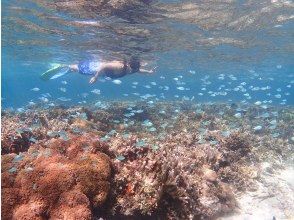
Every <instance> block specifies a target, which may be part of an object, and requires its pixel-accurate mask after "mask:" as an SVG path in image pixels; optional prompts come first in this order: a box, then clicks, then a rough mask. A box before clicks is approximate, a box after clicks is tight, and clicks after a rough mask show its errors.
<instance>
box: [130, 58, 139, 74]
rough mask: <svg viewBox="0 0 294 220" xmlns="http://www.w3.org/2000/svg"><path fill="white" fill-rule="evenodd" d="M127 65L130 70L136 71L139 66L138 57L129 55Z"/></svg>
mask: <svg viewBox="0 0 294 220" xmlns="http://www.w3.org/2000/svg"><path fill="white" fill-rule="evenodd" d="M129 65H130V67H131V69H132V72H133V73H135V72H138V71H139V69H140V66H141V63H140V60H139V58H138V57H131V59H130V61H129Z"/></svg>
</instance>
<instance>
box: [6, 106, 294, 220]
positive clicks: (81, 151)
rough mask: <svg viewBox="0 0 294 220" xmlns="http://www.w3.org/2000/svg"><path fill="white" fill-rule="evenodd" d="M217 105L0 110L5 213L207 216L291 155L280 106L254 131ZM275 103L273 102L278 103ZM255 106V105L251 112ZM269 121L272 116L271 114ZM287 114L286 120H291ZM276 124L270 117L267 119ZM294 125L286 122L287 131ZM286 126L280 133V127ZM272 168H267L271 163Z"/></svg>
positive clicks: (233, 204) (248, 121)
mask: <svg viewBox="0 0 294 220" xmlns="http://www.w3.org/2000/svg"><path fill="white" fill-rule="evenodd" d="M234 108H237V107H236V106H228V105H225V104H215V105H211V104H202V105H191V104H187V103H183V102H180V103H173V104H171V103H156V104H154V105H153V104H152V105H150V104H148V103H146V102H137V103H130V102H113V103H111V102H108V103H104V104H100V106H99V107H93V106H89V107H68V108H65V107H55V108H52V109H46V110H44V109H38V108H36V109H28V110H27V111H25V112H22V113H14V112H4V114H2V130H1V131H2V171H1V174H2V218H3V219H13V218H14V219H27V218H32V219H49V218H50V219H93V218H100V217H102V218H106V219H133V218H135V219H139V218H140V219H141V218H147V219H154V218H156V219H213V218H217V217H219V216H223V215H225V214H228V213H232V212H233V211H234V210H236V209H237V207H238V202H237V200H236V195H237V194H240V192H244V191H246V190H250V191H254V190H256V187H257V184H256V181H255V180H257V179H259V181H261V180H260V172H261V170H262V168H261V167H262V166H263V165H262V164H263V163H264V161H270V162H271V164H273V165H274V166H275V167H276V168H282V167H283V165H282V163H281V158H283V160H285V161H291V160H293V145H292V144H291V142H289V139H288V136H287V135H288V134H290V133H291V131H293V128H292V127H291V126H290V127H289V128H286V127H283V126H282V121H283V117H284V116H283V115H285V117H288V115H289V114H292V113H291V112H292V111H293V110H291V109H289V110H288V112H287V110H285V109H283V113H281V114H280V117H281V118H278V119H277V121H279V123H277V124H275V125H276V128H277V129H279V130H277V129H276V130H275V131H274V132H279V136H278V137H276V136H273V135H272V134H273V131H272V127H270V125H268V127H266V126H267V124H271V123H273V120H272V119H268V120H267V121H263V123H264V124H263V126H264V127H266V129H264V130H262V131H260V132H254V130H252V127H254V126H256V125H258V124H259V123H261V122H262V121H261V120H260V118H256V117H255V115H256V114H260V109H256V107H248V108H247V109H246V114H245V115H244V117H243V118H242V120H239V119H238V118H236V117H234ZM276 111H279V109H277V110H276ZM257 112H258V113H257ZM275 120H276V119H275ZM291 120H292V119H291ZM275 123H276V122H275ZM291 129H292V130H291ZM286 134H287V135H286ZM271 172H274V171H273V170H272V171H271Z"/></svg>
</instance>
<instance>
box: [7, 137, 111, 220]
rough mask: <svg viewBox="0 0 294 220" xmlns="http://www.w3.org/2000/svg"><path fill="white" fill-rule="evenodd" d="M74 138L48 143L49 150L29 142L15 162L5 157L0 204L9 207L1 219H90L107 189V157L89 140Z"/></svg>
mask: <svg viewBox="0 0 294 220" xmlns="http://www.w3.org/2000/svg"><path fill="white" fill-rule="evenodd" d="M86 139H87V140H88V141H85V140H86ZM73 140H74V141H69V142H65V141H61V140H56V141H52V142H51V143H49V144H48V148H43V147H42V146H34V149H31V150H30V151H29V152H28V153H25V154H24V158H23V159H22V160H21V161H17V162H13V161H12V159H13V157H10V155H9V154H8V155H6V156H5V157H7V158H8V159H4V160H2V162H4V164H3V167H5V169H3V170H2V183H4V184H2V192H3V193H4V194H2V199H3V200H2V204H9V206H8V205H5V207H4V209H3V212H2V217H3V219H10V218H11V216H12V217H13V218H16V219H27V218H34V219H44V218H48V217H50V218H55V219H64V218H75V219H77V218H78V219H91V217H92V214H91V213H92V211H91V209H92V207H93V208H99V207H100V206H101V205H102V204H103V203H104V202H105V200H106V199H107V195H108V192H109V190H110V183H109V177H110V173H111V168H110V161H109V157H108V156H107V155H105V154H104V153H100V152H99V151H98V150H97V145H94V144H93V142H91V140H93V138H92V139H91V138H90V137H88V138H85V139H83V138H81V140H79V139H78V138H73ZM84 146H88V148H87V149H85V148H83V147H84ZM56 149H58V150H59V151H58V150H56ZM89 149H90V150H89ZM91 151H92V152H91ZM36 152H37V154H36ZM93 152H95V153H93ZM7 164H9V165H10V166H7ZM11 166H12V168H15V169H14V170H11ZM8 168H9V169H8ZM29 168H30V169H29ZM16 190H19V193H18V194H16V193H14V192H15V191H16Z"/></svg>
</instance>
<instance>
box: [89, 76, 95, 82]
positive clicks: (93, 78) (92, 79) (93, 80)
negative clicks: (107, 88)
mask: <svg viewBox="0 0 294 220" xmlns="http://www.w3.org/2000/svg"><path fill="white" fill-rule="evenodd" d="M96 81H97V78H96V77H95V76H93V77H92V78H91V79H90V81H89V83H90V84H93V83H95V82H96Z"/></svg>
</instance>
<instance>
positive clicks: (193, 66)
mask: <svg viewBox="0 0 294 220" xmlns="http://www.w3.org/2000/svg"><path fill="white" fill-rule="evenodd" d="M66 2H67V3H68V4H66ZM78 2H79V1H76V4H77V3H78ZM94 2H95V4H96V6H95V4H94V3H92V4H91V5H85V4H86V3H85V2H84V1H80V3H81V4H80V6H78V5H74V3H72V2H71V4H69V3H70V1H55V3H52V2H51V1H45V0H35V1H33V0H27V1H16V0H13V1H8V0H4V1H2V87H1V90H2V94H1V98H2V107H3V108H11V107H12V108H22V107H25V106H27V105H29V104H32V103H43V104H44V105H48V104H50V103H55V104H56V103H60V104H64V105H67V104H70V105H72V104H83V103H92V102H93V103H95V102H97V101H99V100H141V99H143V100H145V99H144V97H145V95H146V94H151V95H152V97H151V98H148V100H154V101H156V100H192V101H194V102H243V103H244V102H245V103H256V102H257V103H258V102H259V101H260V102H262V103H264V104H267V105H293V104H294V98H293V86H294V72H293V69H294V68H293V67H294V63H293V60H294V59H293V58H294V54H293V30H294V28H293V27H294V26H293V15H292V14H293V10H291V9H292V8H293V2H292V1H282V0H279V1H278V0H277V1H273V0H272V1H264V0H263V1H258V2H252V1H244V0H243V1H224V0H223V1H218V3H212V2H207V1H196V2H195V3H189V2H188V1H187V2H185V1H184V2H183V1H181V2H180V1H164V0H163V1H156V2H155V1H154V2H153V1H131V3H129V4H124V3H123V2H122V3H121V4H120V5H115V1H113V2H114V3H113V4H114V5H111V4H110V3H107V4H106V5H103V6H101V5H100V3H99V1H94ZM131 55H137V56H139V57H140V58H141V59H142V60H147V61H149V62H150V63H151V64H152V66H157V67H158V68H157V70H156V72H155V73H154V74H153V75H150V76H146V75H140V74H134V75H130V76H126V77H124V78H122V79H120V80H121V81H122V83H121V84H119V85H117V84H114V83H113V82H112V81H111V80H110V81H109V80H108V81H107V80H106V81H104V80H103V79H102V80H100V81H98V82H97V83H95V84H94V85H90V84H89V83H88V81H89V77H87V76H83V75H80V74H68V75H66V76H64V77H61V78H58V79H56V80H50V81H47V82H44V81H42V80H41V79H40V78H39V75H40V74H41V73H42V72H44V71H46V70H47V69H48V68H50V63H62V64H71V63H76V62H78V61H80V60H82V59H85V58H86V59H92V58H94V57H100V58H102V59H104V60H117V59H118V60H121V59H123V58H127V57H129V56H131ZM65 81H66V83H67V84H65ZM135 84H137V85H135ZM34 88H38V89H34ZM94 89H99V90H100V93H101V94H100V95H97V94H94V93H93V92H91V91H93V90H94ZM34 90H38V91H34ZM47 93H49V95H48V94H47ZM44 94H45V95H44ZM147 96H148V95H147ZM44 97H46V99H44ZM60 97H65V98H66V99H67V100H68V101H61V100H60ZM61 99H62V100H63V98H61Z"/></svg>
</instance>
